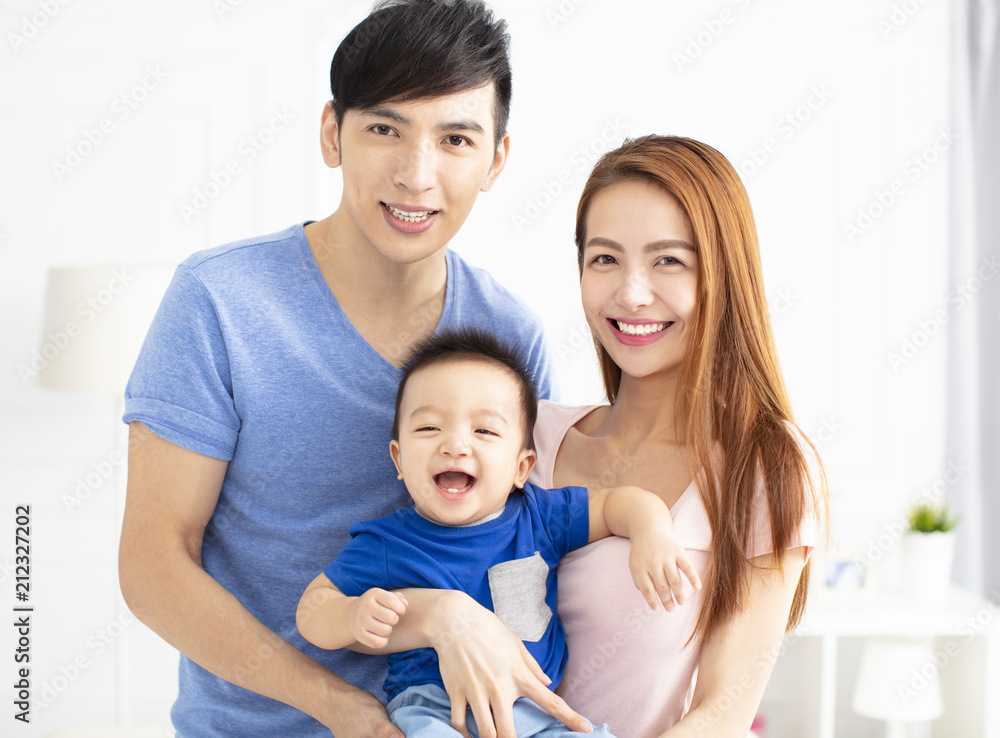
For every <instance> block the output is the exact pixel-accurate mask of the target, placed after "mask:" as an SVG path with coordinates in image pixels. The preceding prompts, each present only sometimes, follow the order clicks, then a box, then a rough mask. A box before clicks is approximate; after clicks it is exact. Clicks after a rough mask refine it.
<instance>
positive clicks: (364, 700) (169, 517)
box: [118, 421, 402, 738]
mask: <svg viewBox="0 0 1000 738" xmlns="http://www.w3.org/2000/svg"><path fill="white" fill-rule="evenodd" d="M226 468H227V462H225V461H220V460H218V459H212V458H209V457H207V456H202V455H201V454H197V453H195V452H193V451H188V450H187V449H184V448H182V447H180V446H177V445H175V444H173V443H170V442H169V441H166V440H164V439H162V438H160V437H159V436H157V435H156V434H155V433H153V432H152V431H150V430H149V429H148V428H146V427H145V426H144V425H143V424H142V423H140V422H138V421H134V422H132V423H131V424H130V426H129V460H128V495H127V501H126V505H125V520H124V524H123V526H122V537H121V546H120V550H119V562H118V567H119V576H120V580H121V588H122V594H123V595H124V597H125V601H126V602H127V603H128V606H129V608H130V609H131V610H132V612H133V613H135V615H136V617H138V618H139V619H140V620H141V621H142V622H144V623H145V624H146V625H148V626H149V627H150V628H151V629H153V630H154V631H155V632H156V633H158V634H159V635H160V636H161V637H163V638H164V640H166V641H167V642H168V643H170V644H171V645H172V646H174V647H175V648H177V649H178V650H180V651H181V652H182V653H184V654H186V655H187V656H188V657H189V658H191V659H192V660H193V661H195V662H196V663H197V664H199V665H200V666H202V667H204V668H205V669H207V670H208V671H210V672H212V673H213V674H215V675H216V676H218V677H221V678H222V679H225V680H226V681H229V682H232V683H233V684H236V685H238V686H241V687H244V688H246V689H249V690H252V691H254V692H258V693H260V694H263V695H266V696H268V697H271V698H273V699H276V700H280V701H281V702H284V703H286V704H289V705H291V706H293V707H296V708H298V709H300V710H302V711H303V712H305V713H307V714H309V715H311V716H312V717H314V718H315V719H317V720H318V721H319V722H321V723H322V724H323V725H325V726H326V727H327V728H329V729H330V730H331V731H332V732H334V733H335V734H336V736H337V738H347V737H349V736H359V737H360V738H367V737H368V736H379V738H394V737H397V736H398V738H402V734H401V733H400V732H399V730H398V729H397V728H395V727H394V726H393V725H392V724H391V723H390V722H389V721H388V719H387V718H386V715H385V710H384V709H383V708H382V706H381V704H380V703H379V702H378V700H377V699H375V697H374V696H372V695H370V694H368V693H367V692H364V691H363V690H360V689H357V688H356V687H353V686H351V685H350V684H348V683H347V682H345V681H344V680H342V679H340V678H339V677H338V676H336V675H335V674H333V673H332V672H330V671H329V670H328V669H325V668H324V667H322V666H321V665H320V664H318V663H316V662H315V661H313V660H312V659H310V658H309V657H308V656H306V655H305V654H303V653H302V652H301V651H299V650H298V649H297V648H295V647H294V646H292V645H291V644H289V643H287V642H286V641H284V640H283V639H281V638H280V637H279V636H277V635H276V634H275V633H274V632H272V631H271V630H270V629H268V628H267V627H265V626H264V625H263V624H262V623H261V622H260V621H259V620H257V619H256V618H255V617H254V616H253V615H251V614H250V612H249V611H248V610H247V609H246V608H245V607H243V605H242V604H240V602H239V601H238V600H237V599H236V598H235V597H234V596H233V595H232V594H230V593H229V592H228V591H227V590H226V589H225V588H224V587H222V585H220V584H219V583H218V582H217V581H216V580H215V579H213V578H212V577H211V576H209V574H208V573H206V572H205V570H204V569H203V568H202V565H201V545H202V539H203V536H204V534H205V527H206V526H207V524H208V521H209V518H210V517H211V516H212V512H213V511H214V510H215V506H216V504H217V502H218V499H219V493H220V491H221V489H222V480H223V478H224V477H225V474H226ZM261 654H271V655H270V657H268V658H266V659H264V660H262V659H261V657H260V655H261Z"/></svg>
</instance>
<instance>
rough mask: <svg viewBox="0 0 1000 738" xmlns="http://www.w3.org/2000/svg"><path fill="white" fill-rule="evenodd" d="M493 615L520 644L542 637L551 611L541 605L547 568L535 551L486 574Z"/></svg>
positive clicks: (498, 565) (547, 572) (500, 564)
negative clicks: (520, 641) (494, 614)
mask: <svg viewBox="0 0 1000 738" xmlns="http://www.w3.org/2000/svg"><path fill="white" fill-rule="evenodd" d="M487 574H488V576H489V579H490V594H491V595H492V596H493V612H495V613H496V615H497V617H498V618H500V622H502V623H503V624H504V625H506V626H507V627H508V628H510V630H511V632H512V633H514V635H516V636H517V637H518V638H520V639H521V640H522V641H529V642H531V643H534V642H536V641H538V640H540V639H541V637H542V636H543V635H545V629H546V628H547V627H548V625H549V621H550V620H551V619H552V610H550V609H549V606H548V605H547V604H546V603H545V580H546V579H548V576H549V565H548V564H546V563H545V559H543V558H542V556H541V554H539V553H538V552H537V551H536V552H535V555H534V556H531V557H530V558H527V559H515V560H513V561H503V562H501V563H499V564H496V565H495V566H491V567H490V569H489V571H488V572H487Z"/></svg>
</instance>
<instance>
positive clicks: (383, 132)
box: [372, 123, 392, 136]
mask: <svg viewBox="0 0 1000 738" xmlns="http://www.w3.org/2000/svg"><path fill="white" fill-rule="evenodd" d="M372 130H373V131H375V133H377V134H379V135H380V136H388V135H389V134H390V133H392V127H390V126H387V125H383V124H381V123H380V124H378V125H375V126H372Z"/></svg>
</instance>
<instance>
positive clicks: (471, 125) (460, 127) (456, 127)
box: [437, 119, 485, 133]
mask: <svg viewBox="0 0 1000 738" xmlns="http://www.w3.org/2000/svg"><path fill="white" fill-rule="evenodd" d="M437 130H438V131H439V132H440V133H447V132H448V131H469V132H471V133H484V132H485V131H484V129H483V127H482V125H480V124H479V122H478V121H474V120H472V119H467V120H453V121H448V122H446V123H439V124H438V125H437Z"/></svg>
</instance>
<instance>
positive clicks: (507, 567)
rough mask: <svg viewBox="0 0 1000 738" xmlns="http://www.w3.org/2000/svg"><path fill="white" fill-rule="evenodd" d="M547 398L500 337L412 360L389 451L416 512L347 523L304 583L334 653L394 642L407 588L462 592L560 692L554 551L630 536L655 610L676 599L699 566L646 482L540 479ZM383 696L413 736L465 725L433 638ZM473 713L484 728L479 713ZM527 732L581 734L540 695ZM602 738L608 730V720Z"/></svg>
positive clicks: (460, 339) (522, 732)
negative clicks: (556, 485) (457, 717)
mask: <svg viewBox="0 0 1000 738" xmlns="http://www.w3.org/2000/svg"><path fill="white" fill-rule="evenodd" d="M536 410H537V399H536V395H535V389H534V385H533V383H532V381H531V377H530V376H529V374H528V372H527V370H526V369H525V367H524V364H523V362H522V360H521V357H520V356H519V354H518V353H517V352H516V351H514V350H512V349H511V348H510V347H508V346H505V345H503V344H501V343H500V342H498V341H497V340H496V339H495V338H493V337H492V336H491V335H490V334H488V333H485V332H482V331H478V330H474V329H466V330H460V331H453V332H448V333H443V334H441V335H437V336H433V337H432V338H431V339H430V340H428V341H427V342H426V343H425V344H424V345H422V346H421V347H420V348H418V349H417V351H416V352H415V353H414V354H413V356H412V357H411V358H410V361H409V362H408V363H407V365H406V367H405V369H404V371H403V378H402V380H401V381H400V385H399V391H398V393H397V395H396V418H395V422H394V424H393V433H392V441H391V442H390V444H389V451H390V454H391V456H392V460H393V462H394V463H395V465H396V469H397V470H398V471H399V478H400V479H402V480H403V482H404V483H405V484H406V489H407V491H408V492H409V493H410V496H411V497H412V499H413V503H414V507H413V508H405V509H402V510H398V511H396V512H395V513H393V514H391V515H389V516H387V517H384V518H380V519H378V520H372V521H368V522H361V523H357V524H355V525H353V526H352V527H351V529H350V533H351V536H352V539H351V541H350V542H349V543H348V545H347V546H345V547H344V549H343V550H342V551H341V552H340V555H339V556H338V557H337V558H336V560H335V561H334V562H333V563H331V564H330V565H329V566H328V567H327V568H326V569H325V570H324V571H323V573H321V574H320V575H319V576H317V577H316V579H314V580H313V581H312V583H310V585H309V586H308V587H307V588H306V591H305V592H304V593H303V595H302V598H301V600H300V601H299V606H298V611H297V613H296V621H297V624H298V627H299V631H300V632H301V633H302V635H303V637H305V638H306V640H308V641H309V642H311V643H313V644H315V645H317V646H319V647H321V648H327V649H335V648H345V647H349V646H354V645H356V644H361V645H362V646H366V647H368V648H371V649H385V650H386V651H391V650H392V637H391V636H392V631H393V627H394V625H395V624H397V623H398V622H399V620H400V619H401V618H405V616H406V608H407V601H406V598H405V596H404V595H403V594H402V593H400V592H397V591H393V590H399V589H401V588H406V587H421V588H435V589H452V590H461V591H463V592H465V593H466V594H468V595H470V596H471V597H473V598H474V599H475V600H476V601H477V602H479V604H481V605H482V606H484V607H486V608H489V609H491V610H492V611H493V612H495V613H496V615H497V617H498V618H499V619H500V620H501V622H503V623H504V624H505V625H506V626H507V627H508V628H510V630H511V631H512V632H513V633H514V634H516V635H517V636H518V637H519V638H521V639H522V640H523V641H524V643H525V646H526V647H527V649H528V651H529V652H530V653H531V655H532V656H533V657H534V658H535V659H536V660H537V661H538V664H539V666H540V667H541V668H542V670H543V671H544V672H545V673H546V674H547V675H548V676H549V678H550V679H551V680H552V684H551V685H550V688H552V689H554V688H555V687H556V685H557V684H558V683H559V679H560V678H561V677H562V672H563V668H564V666H565V663H566V641H565V636H564V633H563V629H562V625H561V623H560V621H559V619H558V617H556V616H555V610H556V566H557V565H558V563H559V559H560V558H561V557H562V556H563V555H565V554H566V553H568V552H569V551H572V550H573V549H575V548H579V547H580V546H583V545H585V544H587V543H590V542H592V541H595V540H597V539H599V538H604V537H606V536H609V535H612V534H614V535H619V536H625V537H628V538H630V539H631V540H632V553H631V570H632V572H633V578H634V580H635V583H636V586H638V587H639V589H640V590H641V591H643V592H644V593H648V594H646V599H647V601H648V602H649V605H650V607H652V608H653V609H656V608H657V607H658V606H659V605H660V604H661V603H662V604H663V606H664V607H665V608H666V609H673V606H674V602H675V601H676V602H677V604H682V603H683V601H684V595H683V593H682V584H683V582H682V579H681V576H680V573H681V572H683V574H684V575H685V576H686V577H687V579H688V580H689V581H690V582H691V584H692V585H693V586H694V587H695V588H696V589H697V588H700V587H701V583H700V581H699V579H698V575H697V573H696V572H695V570H694V567H693V566H692V565H691V562H690V561H689V560H688V558H687V556H686V554H685V552H684V549H683V548H682V547H681V546H680V544H679V543H678V542H677V541H676V539H675V538H674V537H673V530H672V521H671V518H670V513H669V511H668V510H667V506H666V505H665V504H664V503H663V501H662V500H660V498H659V497H657V496H656V495H654V494H653V493H651V492H647V491H645V490H642V489H639V488H637V487H618V488H614V489H610V490H601V491H598V492H593V491H592V492H590V493H589V494H588V492H587V490H586V489H583V488H581V487H566V488H563V489H555V490H545V489H540V488H538V487H536V486H534V485H532V484H526V483H525V480H526V479H527V477H528V473H529V472H530V471H531V468H532V466H533V465H534V463H535V459H536V454H535V451H534V443H533V441H532V428H533V426H534V422H535V416H536ZM385 691H386V693H387V695H388V696H389V699H390V702H389V705H388V707H387V710H388V712H389V715H390V717H391V719H392V721H393V722H394V723H395V724H396V725H397V726H398V727H399V728H400V729H401V730H402V731H403V732H404V733H405V734H406V735H407V736H417V735H420V736H429V735H454V736H458V735H460V734H459V733H458V732H457V731H455V730H454V729H453V728H451V727H449V723H450V717H451V706H450V702H449V699H448V695H447V693H446V692H445V690H444V684H443V682H442V679H441V674H440V671H439V668H438V662H437V654H436V653H435V651H434V650H433V649H429V648H422V649H417V650H411V651H404V652H402V653H397V654H393V655H392V656H390V658H389V674H388V677H387V678H386V682H385ZM468 723H469V727H470V730H471V731H472V734H473V735H474V736H475V735H478V732H477V731H476V729H475V723H474V720H473V719H472V717H471V712H470V714H469V716H468ZM514 723H515V727H516V729H517V735H518V736H533V735H538V734H540V733H542V732H543V731H544V734H545V736H562V735H565V736H577V735H583V734H582V733H577V732H573V731H571V730H570V729H569V728H566V727H565V726H564V725H563V724H562V723H560V722H559V721H557V720H555V719H554V718H552V717H551V716H550V715H549V714H548V713H546V712H545V711H544V710H542V709H541V708H540V707H539V706H538V705H536V704H535V703H534V702H532V701H531V700H528V699H527V698H522V699H520V700H518V701H517V702H516V703H515V704H514ZM591 735H593V736H610V735H611V734H610V733H609V732H608V728H607V726H606V725H602V726H599V727H598V728H597V729H595V731H594V733H591Z"/></svg>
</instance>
